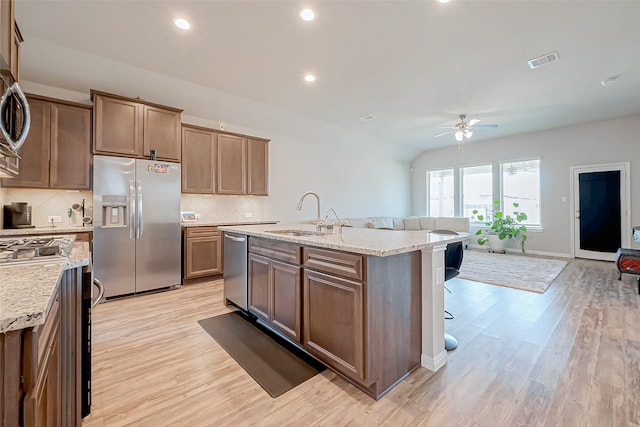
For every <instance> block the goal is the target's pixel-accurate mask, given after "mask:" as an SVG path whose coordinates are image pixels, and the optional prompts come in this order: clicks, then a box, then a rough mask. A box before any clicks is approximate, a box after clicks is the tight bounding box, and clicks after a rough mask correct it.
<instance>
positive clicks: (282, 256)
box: [249, 236, 302, 264]
mask: <svg viewBox="0 0 640 427" xmlns="http://www.w3.org/2000/svg"><path fill="white" fill-rule="evenodd" d="M301 249H302V248H301V246H298V245H296V244H295V243H288V242H280V241H276V240H271V239H262V238H259V237H253V236H249V252H253V253H257V254H260V255H263V256H266V257H269V258H273V259H277V260H279V261H284V262H288V263H292V264H300V260H301Z"/></svg>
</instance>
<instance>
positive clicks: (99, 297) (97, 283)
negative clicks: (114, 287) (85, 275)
mask: <svg viewBox="0 0 640 427" xmlns="http://www.w3.org/2000/svg"><path fill="white" fill-rule="evenodd" d="M93 286H95V287H96V288H98V295H96V297H95V298H94V299H92V300H91V308H94V307H95V306H96V305H98V304H99V303H100V300H102V297H104V285H103V284H102V282H101V281H100V280H98V279H93Z"/></svg>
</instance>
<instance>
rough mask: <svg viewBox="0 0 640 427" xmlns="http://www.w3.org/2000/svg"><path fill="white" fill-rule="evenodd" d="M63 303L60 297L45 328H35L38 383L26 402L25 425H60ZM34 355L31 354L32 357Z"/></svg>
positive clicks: (50, 311) (35, 361) (50, 312)
mask: <svg viewBox="0 0 640 427" xmlns="http://www.w3.org/2000/svg"><path fill="white" fill-rule="evenodd" d="M59 308H60V304H59V295H58V296H56V300H55V302H54V304H53V306H52V307H51V310H49V315H48V316H47V320H46V322H45V323H44V325H43V326H42V328H36V330H35V331H34V335H33V336H34V338H36V342H37V343H32V344H34V345H35V348H34V346H33V345H32V350H33V352H35V353H36V354H37V355H36V356H35V358H34V360H33V362H34V366H33V367H34V368H35V367H36V365H37V368H38V369H37V372H32V373H31V374H32V375H33V374H35V375H34V376H35V381H34V384H33V387H32V389H31V390H28V391H27V395H26V397H25V400H24V419H25V425H29V426H56V425H60V424H61V420H62V414H61V409H62V407H61V395H62V381H61V378H60V376H61V364H60V352H61V348H60V347H61V345H60V344H61V343H60V310H59ZM33 352H32V354H33Z"/></svg>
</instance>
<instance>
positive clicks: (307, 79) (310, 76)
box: [304, 74, 316, 82]
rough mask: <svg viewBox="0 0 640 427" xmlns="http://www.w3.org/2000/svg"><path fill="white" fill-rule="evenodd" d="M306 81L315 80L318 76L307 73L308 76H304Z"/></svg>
mask: <svg viewBox="0 0 640 427" xmlns="http://www.w3.org/2000/svg"><path fill="white" fill-rule="evenodd" d="M304 81H306V82H315V81H316V76H314V75H313V74H307V75H306V76H304Z"/></svg>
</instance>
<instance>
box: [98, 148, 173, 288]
mask: <svg viewBox="0 0 640 427" xmlns="http://www.w3.org/2000/svg"><path fill="white" fill-rule="evenodd" d="M180 182H181V181H180V165H179V164H177V163H169V162H163V161H155V160H139V159H128V158H122V157H108V156H94V158H93V270H94V274H95V277H96V278H97V279H100V281H101V282H102V284H103V285H104V288H105V297H107V298H109V297H114V296H119V295H127V294H133V293H138V292H145V291H150V290H154V289H160V288H165V287H171V286H175V285H178V284H180V282H181V240H180V190H181V188H180Z"/></svg>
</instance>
